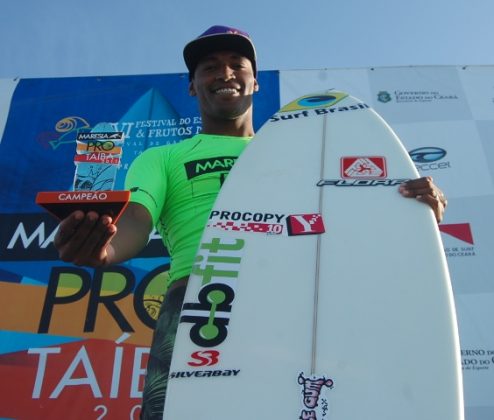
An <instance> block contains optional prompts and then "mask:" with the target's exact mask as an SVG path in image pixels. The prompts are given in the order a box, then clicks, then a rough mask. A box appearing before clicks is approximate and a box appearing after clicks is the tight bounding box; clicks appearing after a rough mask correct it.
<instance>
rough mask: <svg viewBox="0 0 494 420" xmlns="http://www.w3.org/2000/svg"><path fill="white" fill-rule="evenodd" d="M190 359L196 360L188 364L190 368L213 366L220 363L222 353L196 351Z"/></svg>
mask: <svg viewBox="0 0 494 420" xmlns="http://www.w3.org/2000/svg"><path fill="white" fill-rule="evenodd" d="M190 357H191V358H192V359H194V360H193V361H190V362H187V364H188V365H189V366H193V367H199V366H213V365H215V364H216V363H218V362H219V357H220V352H219V351H216V350H205V351H195V352H194V353H192V354H191V355H190Z"/></svg>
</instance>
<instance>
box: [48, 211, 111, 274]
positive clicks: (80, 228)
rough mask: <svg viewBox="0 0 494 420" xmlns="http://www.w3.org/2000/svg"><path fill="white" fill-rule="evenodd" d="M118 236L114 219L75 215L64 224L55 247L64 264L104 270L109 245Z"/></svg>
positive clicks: (69, 217)
mask: <svg viewBox="0 0 494 420" xmlns="http://www.w3.org/2000/svg"><path fill="white" fill-rule="evenodd" d="M116 232H117V227H116V226H115V225H114V224H112V219H111V217H109V216H106V215H103V216H101V217H100V216H99V215H98V214H97V213H95V212H89V213H87V214H84V213H83V212H82V211H75V212H74V213H72V214H71V215H70V216H68V217H67V218H66V219H64V220H63V221H62V222H61V223H60V226H59V229H58V232H57V234H56V236H55V240H54V245H55V248H57V250H58V255H59V257H60V259H61V260H62V261H65V262H70V263H73V264H76V265H87V266H89V267H100V266H103V265H106V264H107V263H108V245H109V243H110V241H111V239H112V238H113V236H115V234H116Z"/></svg>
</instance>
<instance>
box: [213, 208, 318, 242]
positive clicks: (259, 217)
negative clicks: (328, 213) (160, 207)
mask: <svg viewBox="0 0 494 420" xmlns="http://www.w3.org/2000/svg"><path fill="white" fill-rule="evenodd" d="M207 226H208V227H214V228H218V229H221V230H226V231H235V232H255V233H265V234H271V235H287V236H295V235H314V234H321V233H324V232H325V230H324V223H323V218H322V215H321V214H319V213H309V214H295V215H285V214H279V213H261V212H250V211H231V210H213V211H212V212H211V215H210V217H209V222H208V225H207Z"/></svg>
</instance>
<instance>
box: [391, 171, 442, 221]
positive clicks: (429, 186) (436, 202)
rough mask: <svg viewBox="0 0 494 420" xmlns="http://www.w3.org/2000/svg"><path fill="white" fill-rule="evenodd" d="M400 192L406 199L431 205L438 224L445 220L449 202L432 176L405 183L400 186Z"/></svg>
mask: <svg viewBox="0 0 494 420" xmlns="http://www.w3.org/2000/svg"><path fill="white" fill-rule="evenodd" d="M399 192H400V194H401V195H402V196H404V197H409V198H415V199H417V200H418V201H421V202H422V203H425V204H427V205H429V207H430V208H431V209H432V211H433V212H434V216H435V217H436V220H437V223H440V222H441V221H442V220H443V216H444V210H445V209H446V206H447V205H448V200H447V199H446V197H445V196H444V194H443V192H442V191H441V190H440V189H439V188H438V187H437V186H436V185H435V184H434V182H433V180H432V178H431V177H430V176H426V177H423V178H418V179H412V180H410V181H407V182H404V183H403V184H401V185H400V188H399Z"/></svg>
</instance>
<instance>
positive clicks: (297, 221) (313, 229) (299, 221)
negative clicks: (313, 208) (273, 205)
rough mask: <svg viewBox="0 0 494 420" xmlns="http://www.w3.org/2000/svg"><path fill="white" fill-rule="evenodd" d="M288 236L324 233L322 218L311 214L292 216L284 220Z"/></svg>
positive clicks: (316, 214)
mask: <svg viewBox="0 0 494 420" xmlns="http://www.w3.org/2000/svg"><path fill="white" fill-rule="evenodd" d="M286 222H287V228H288V235H290V236H293V235H315V234H318V233H324V232H325V230H324V223H323V221H322V216H321V215H320V214H318V213H313V214H294V215H291V216H288V217H287V219H286Z"/></svg>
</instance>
